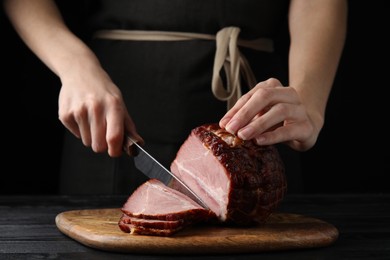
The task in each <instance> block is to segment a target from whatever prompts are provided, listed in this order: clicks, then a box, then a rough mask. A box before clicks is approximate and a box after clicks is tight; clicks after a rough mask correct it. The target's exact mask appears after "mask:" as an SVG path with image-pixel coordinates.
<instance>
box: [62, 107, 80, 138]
mask: <svg viewBox="0 0 390 260" xmlns="http://www.w3.org/2000/svg"><path fill="white" fill-rule="evenodd" d="M58 114H59V115H58V118H59V120H60V122H61V123H62V124H63V125H64V126H65V127H66V128H67V129H68V130H69V131H70V132H71V133H72V134H73V135H74V136H76V137H77V138H81V135H80V130H79V126H78V124H77V123H76V121H75V119H74V117H73V115H69V114H68V115H65V114H63V113H62V112H61V111H59V113H58Z"/></svg>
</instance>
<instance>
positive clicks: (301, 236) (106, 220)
mask: <svg viewBox="0 0 390 260" xmlns="http://www.w3.org/2000/svg"><path fill="white" fill-rule="evenodd" d="M120 216H121V212H120V210H119V209H117V208H112V209H85V210H73V211H66V212H62V213H60V214H58V215H57V216H56V219H55V220H56V225H57V228H58V229H59V230H60V231H61V232H62V233H64V234H65V235H67V236H69V237H71V238H72V239H74V240H76V241H78V242H80V243H82V244H84V245H86V246H89V247H92V248H96V249H100V250H106V251H115V252H131V253H147V254H205V253H216V254H226V253H250V252H263V251H276V250H287V249H303V248H315V247H324V246H329V245H331V244H333V243H334V242H335V241H336V240H337V238H338V236H339V232H338V229H337V228H336V227H335V226H333V225H332V224H329V223H327V222H325V221H322V220H320V219H316V218H311V217H306V216H303V215H297V214H289V213H274V214H273V215H271V217H270V219H269V221H268V222H267V223H266V224H264V225H259V226H256V227H250V228H248V227H246V228H233V227H224V226H215V225H214V226H212V225H209V224H199V225H196V226H192V227H189V228H187V229H185V230H182V231H179V232H178V233H176V234H175V235H173V236H170V237H158V236H142V235H130V234H128V233H124V232H122V231H121V230H120V229H119V227H118V220H119V218H120Z"/></svg>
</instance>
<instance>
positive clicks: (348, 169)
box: [0, 0, 390, 194]
mask: <svg viewBox="0 0 390 260" xmlns="http://www.w3.org/2000/svg"><path fill="white" fill-rule="evenodd" d="M387 5H388V3H386V1H385V0H373V1H369V2H367V1H349V17H348V34H347V41H346V45H345V49H344V52H343V55H342V59H341V63H340V66H339V70H338V74H337V77H336V80H335V84H334V88H333V90H332V93H331V96H330V99H329V103H328V110H327V114H326V123H325V127H324V128H323V130H322V132H321V134H320V137H319V140H318V142H317V144H316V146H315V147H314V148H312V149H311V150H309V151H307V152H305V153H303V160H304V161H303V162H304V176H305V192H306V193H357V192H359V193H382V192H386V193H388V192H390V185H389V182H388V181H387V179H388V177H389V176H388V175H389V173H390V167H389V165H390V158H389V154H390V153H389V151H388V150H387V149H389V132H390V131H389V130H390V127H389V126H388V125H389V122H388V121H389V118H390V117H389V113H388V112H389V104H390V99H389V98H388V94H387V93H388V92H389V89H390V84H389V77H390V70H389V68H390V66H389V65H388V62H389V49H388V48H389V47H390V44H389V40H388V39H387V38H388V37H389V35H388V34H389V31H390V30H389V28H388V26H387V24H388V23H387V20H388V15H389V14H390V10H389V8H387V7H386V6H387ZM67 11H68V12H70V10H67ZM0 21H1V25H0V26H1V33H2V48H1V52H2V58H1V68H2V69H1V71H2V73H1V74H2V77H1V82H2V83H1V84H2V88H1V97H2V102H1V106H2V110H1V111H2V118H1V119H2V135H1V136H2V150H3V153H2V154H3V157H2V164H1V167H2V168H1V174H0V194H56V193H57V191H58V184H57V182H58V169H59V163H60V155H61V146H62V135H63V132H64V131H65V130H64V127H63V126H62V124H61V123H60V122H59V120H58V114H57V110H58V104H57V101H58V93H59V88H60V86H61V84H60V81H59V79H58V78H57V77H56V76H55V75H54V74H53V73H52V72H51V71H49V70H48V69H47V67H45V65H44V64H43V63H41V62H40V61H39V60H38V59H37V58H36V57H35V56H34V55H33V54H32V53H31V51H30V50H29V49H28V48H27V47H26V46H25V45H24V43H23V42H22V41H21V40H20V39H19V37H18V36H17V35H16V34H15V32H14V30H13V28H12V27H11V26H10V24H9V22H8V20H7V19H6V18H5V16H4V14H3V13H1V17H0ZM73 22H74V21H73Z"/></svg>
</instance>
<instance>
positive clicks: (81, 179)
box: [60, 0, 302, 194]
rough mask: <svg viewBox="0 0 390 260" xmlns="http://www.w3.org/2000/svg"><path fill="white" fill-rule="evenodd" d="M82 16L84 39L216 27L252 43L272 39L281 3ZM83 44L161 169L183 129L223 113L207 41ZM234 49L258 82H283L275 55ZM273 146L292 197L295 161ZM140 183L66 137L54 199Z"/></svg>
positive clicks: (195, 2) (175, 4)
mask: <svg viewBox="0 0 390 260" xmlns="http://www.w3.org/2000/svg"><path fill="white" fill-rule="evenodd" d="M88 10H89V11H90V13H89V16H88V17H89V19H88V21H87V22H88V23H87V24H88V28H89V30H90V32H91V33H93V32H94V31H97V30H102V29H109V30H110V29H122V30H154V31H155V30H161V31H176V32H195V33H206V34H216V33H217V31H218V30H220V29H221V28H223V27H227V26H237V27H239V28H240V29H241V32H240V38H244V39H255V38H260V37H267V38H274V37H276V36H277V34H278V33H279V30H280V28H281V27H282V25H283V24H284V22H285V21H286V20H285V19H286V17H287V10H288V1H284V0H280V1H259V0H244V1H243V0H218V1H215V0H214V1H210V0H207V1H203V0H132V1H126V0H115V1H109V0H106V1H91V2H90V5H89V6H88ZM89 45H90V47H91V48H92V50H93V51H94V52H95V53H96V55H97V56H98V58H99V60H100V62H101V64H102V66H103V68H104V69H105V70H106V71H107V72H108V74H109V75H110V77H111V78H112V80H113V81H114V83H115V84H116V85H117V86H118V87H119V88H120V89H121V91H122V94H123V98H124V100H125V102H126V105H127V108H128V111H129V113H130V115H131V117H132V118H133V120H134V122H135V124H136V126H137V130H138V133H139V134H140V135H141V136H142V137H143V138H144V140H145V148H146V149H147V150H148V151H149V152H150V153H151V154H152V155H153V156H154V157H155V158H156V159H157V160H159V161H160V162H161V163H162V164H163V165H164V166H165V167H167V168H169V167H170V164H171V162H172V161H173V159H174V158H175V156H176V152H177V151H178V149H179V147H180V145H181V144H182V143H183V142H184V140H185V139H186V138H187V136H188V135H189V133H190V131H191V129H193V128H194V127H196V126H198V125H201V124H204V123H211V122H218V121H219V120H220V118H221V117H222V116H223V115H224V114H225V113H226V102H222V101H219V100H217V99H216V98H215V97H214V96H213V94H212V92H211V77H212V69H213V61H214V55H215V42H214V41H202V40H190V41H168V42H159V41H126V40H102V39H94V40H92V41H91V42H89ZM240 50H241V51H242V52H243V53H244V55H245V56H246V58H247V59H248V60H249V62H250V64H251V67H252V70H253V71H254V73H255V75H256V79H257V80H258V81H262V80H265V79H268V78H269V77H276V78H279V79H281V80H282V81H283V80H284V83H286V82H287V80H286V78H287V77H286V69H285V67H284V65H283V64H280V63H279V60H278V59H279V57H278V56H277V55H276V54H269V53H265V52H261V51H254V50H250V49H246V48H242V49H240ZM246 91H247V88H245V87H244V89H243V92H246ZM278 147H279V148H280V152H281V154H282V157H283V160H284V161H285V163H286V174H287V175H288V179H289V190H290V191H291V192H294V191H299V189H300V188H301V187H300V186H301V184H300V182H301V181H302V180H301V176H300V175H301V173H300V166H299V158H298V157H299V154H298V153H297V152H294V151H292V150H291V149H289V148H287V147H284V146H282V145H279V146H278ZM146 180H147V179H146V177H145V176H144V175H143V174H142V173H140V172H138V171H137V170H136V169H135V168H134V165H133V161H132V159H131V158H129V157H127V156H125V155H124V156H122V157H120V158H110V157H109V156H108V155H106V154H96V153H94V152H92V150H91V149H90V148H87V147H84V146H83V145H82V142H81V141H80V140H79V139H76V138H75V137H73V136H72V135H71V134H70V133H66V136H65V142H64V151H63V160H62V167H61V178H60V192H61V193H62V194H131V192H132V191H133V190H134V189H135V188H136V187H138V186H139V185H140V184H141V183H143V182H144V181H146Z"/></svg>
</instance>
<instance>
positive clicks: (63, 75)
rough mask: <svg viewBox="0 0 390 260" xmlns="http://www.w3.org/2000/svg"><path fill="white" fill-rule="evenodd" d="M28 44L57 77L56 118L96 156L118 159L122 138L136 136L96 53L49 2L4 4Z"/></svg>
mask: <svg viewBox="0 0 390 260" xmlns="http://www.w3.org/2000/svg"><path fill="white" fill-rule="evenodd" d="M3 3H4V10H5V12H6V14H7V15H8V17H9V19H10V21H11V23H12V24H13V26H14V28H15V30H16V31H17V32H18V34H19V35H20V37H21V38H22V39H23V41H24V42H25V43H26V45H27V46H28V47H29V48H30V49H31V50H32V51H33V52H34V53H35V54H36V55H37V56H38V57H39V58H40V59H41V60H42V61H43V62H44V63H45V64H46V65H47V66H48V67H49V68H50V69H51V70H52V71H53V72H54V73H55V74H56V75H57V76H58V77H59V78H60V79H61V83H62V87H61V92H60V97H59V119H60V120H61V122H62V123H63V124H64V126H65V127H67V128H68V129H69V130H70V131H71V132H72V133H73V134H74V135H75V136H77V137H79V138H81V139H82V141H83V143H84V145H86V146H91V147H92V149H93V150H94V151H95V152H104V151H108V153H109V155H111V156H118V155H120V154H121V151H122V142H123V134H124V132H125V131H128V132H130V133H132V134H134V135H136V138H140V137H139V136H138V135H137V133H136V130H135V126H134V124H133V122H132V120H131V118H130V116H129V114H128V112H127V109H126V106H125V104H124V102H123V100H122V95H121V92H120V90H119V89H118V88H117V86H116V85H115V84H114V83H113V82H112V81H111V79H110V77H109V76H108V75H107V73H106V72H105V71H104V70H103V69H102V67H101V66H100V63H99V61H98V59H97V58H96V56H95V54H94V53H93V52H92V51H91V50H90V49H89V48H88V46H86V45H85V44H84V43H83V42H82V41H81V40H80V39H79V38H78V37H76V36H75V35H74V34H73V33H72V32H71V31H70V30H69V29H68V28H67V26H66V25H65V23H64V21H63V19H62V16H61V13H60V12H59V10H58V8H57V6H56V4H55V2H54V1H52V0H34V1H31V0H4V1H3Z"/></svg>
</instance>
